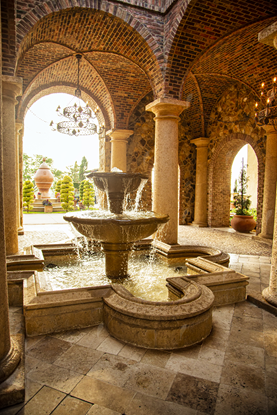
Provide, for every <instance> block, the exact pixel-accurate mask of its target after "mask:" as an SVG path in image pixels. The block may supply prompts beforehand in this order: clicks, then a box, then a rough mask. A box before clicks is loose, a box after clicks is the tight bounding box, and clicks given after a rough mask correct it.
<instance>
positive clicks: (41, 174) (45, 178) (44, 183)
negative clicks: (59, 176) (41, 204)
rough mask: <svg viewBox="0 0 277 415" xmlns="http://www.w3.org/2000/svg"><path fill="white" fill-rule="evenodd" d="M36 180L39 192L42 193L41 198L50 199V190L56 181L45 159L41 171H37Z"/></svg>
mask: <svg viewBox="0 0 277 415" xmlns="http://www.w3.org/2000/svg"><path fill="white" fill-rule="evenodd" d="M34 180H35V183H36V185H37V187H38V190H39V192H40V193H41V198H42V199H44V198H49V197H50V193H49V190H50V187H51V185H52V183H53V181H54V176H53V174H52V173H51V170H50V168H49V166H48V165H47V164H46V163H45V158H44V159H43V163H42V164H41V166H40V167H39V169H38V170H37V171H36V174H35V176H34Z"/></svg>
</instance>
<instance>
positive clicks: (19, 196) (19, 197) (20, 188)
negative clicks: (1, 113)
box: [15, 121, 24, 235]
mask: <svg viewBox="0 0 277 415" xmlns="http://www.w3.org/2000/svg"><path fill="white" fill-rule="evenodd" d="M15 128H16V135H17V165H18V169H17V180H18V192H17V206H18V235H24V231H23V132H24V129H23V123H22V122H20V121H16V123H15Z"/></svg>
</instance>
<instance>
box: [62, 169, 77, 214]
mask: <svg viewBox="0 0 277 415" xmlns="http://www.w3.org/2000/svg"><path fill="white" fill-rule="evenodd" d="M60 194H61V204H62V208H63V209H64V210H65V211H66V212H68V211H69V210H73V207H74V186H73V182H72V179H71V177H69V176H64V178H63V179H62V184H61V191H60Z"/></svg>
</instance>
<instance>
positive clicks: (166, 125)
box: [146, 98, 189, 245]
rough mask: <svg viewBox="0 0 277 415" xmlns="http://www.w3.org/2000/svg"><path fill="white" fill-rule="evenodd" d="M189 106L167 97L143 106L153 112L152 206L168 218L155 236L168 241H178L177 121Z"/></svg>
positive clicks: (162, 240)
mask: <svg viewBox="0 0 277 415" xmlns="http://www.w3.org/2000/svg"><path fill="white" fill-rule="evenodd" d="M188 107H189V102H186V101H179V100H177V99H170V98H158V99H157V100H155V101H153V102H151V103H150V104H148V105H147V106H146V111H152V112H153V113H154V114H155V116H156V117H155V123H156V125H155V159H154V183H153V188H154V191H153V210H154V212H156V213H157V214H162V215H164V214H168V215H169V218H170V219H169V221H168V223H167V224H165V225H164V226H163V228H162V229H161V230H160V231H158V232H157V234H156V238H157V239H158V240H159V241H161V242H165V243H167V244H169V245H174V244H177V243H178V222H179V221H178V200H179V197H178V122H179V120H180V118H179V115H180V114H181V112H182V111H183V110H184V109H185V108H188Z"/></svg>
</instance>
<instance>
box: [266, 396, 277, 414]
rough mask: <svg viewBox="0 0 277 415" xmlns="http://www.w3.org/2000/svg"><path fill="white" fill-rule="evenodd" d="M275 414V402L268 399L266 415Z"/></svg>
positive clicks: (276, 412)
mask: <svg viewBox="0 0 277 415" xmlns="http://www.w3.org/2000/svg"><path fill="white" fill-rule="evenodd" d="M276 414H277V400H273V399H269V400H268V415H276Z"/></svg>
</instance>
